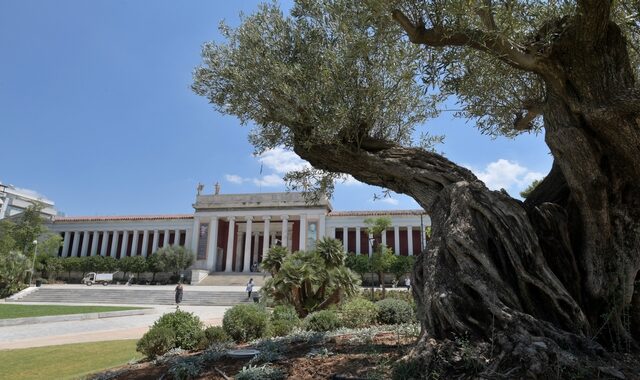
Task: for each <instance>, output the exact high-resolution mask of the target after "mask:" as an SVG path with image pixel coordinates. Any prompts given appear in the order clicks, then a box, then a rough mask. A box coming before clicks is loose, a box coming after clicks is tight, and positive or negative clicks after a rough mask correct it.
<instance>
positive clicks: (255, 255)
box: [249, 231, 260, 269]
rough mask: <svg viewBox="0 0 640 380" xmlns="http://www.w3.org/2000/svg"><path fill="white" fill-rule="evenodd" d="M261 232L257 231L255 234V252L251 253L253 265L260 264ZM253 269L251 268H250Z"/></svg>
mask: <svg viewBox="0 0 640 380" xmlns="http://www.w3.org/2000/svg"><path fill="white" fill-rule="evenodd" d="M259 244H260V232H258V231H255V232H254V233H253V252H252V253H251V264H250V265H253V263H257V262H258V254H259V253H260V246H259ZM249 269H251V268H249Z"/></svg>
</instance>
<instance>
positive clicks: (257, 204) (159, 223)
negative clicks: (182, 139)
mask: <svg viewBox="0 0 640 380" xmlns="http://www.w3.org/2000/svg"><path fill="white" fill-rule="evenodd" d="M193 208H194V210H195V211H194V213H193V214H183V215H154V216H93V217H55V218H54V219H53V221H52V222H51V223H50V224H49V228H50V229H51V230H52V231H55V232H58V233H60V234H61V236H62V237H63V245H62V247H61V248H60V251H59V255H60V256H62V257H74V256H80V257H82V256H96V255H100V256H107V257H115V258H117V259H119V258H122V257H125V256H143V257H146V256H149V255H151V254H152V253H153V252H156V251H157V250H158V249H159V248H161V247H164V246H167V245H180V246H185V247H186V248H188V249H191V250H192V251H193V252H194V254H195V256H196V261H195V264H194V266H193V267H194V269H203V270H207V271H211V272H250V271H251V270H252V267H253V266H254V264H257V263H260V262H261V261H262V257H263V255H264V254H265V253H266V252H267V251H268V250H269V248H270V247H272V246H274V245H282V246H285V247H287V248H289V250H290V251H292V252H294V251H297V250H306V249H312V248H313V246H314V245H315V241H316V240H317V239H320V238H322V237H325V236H329V237H333V238H336V239H339V240H341V241H342V242H343V245H344V248H345V250H346V251H348V252H355V253H357V254H367V255H370V254H371V253H372V245H371V238H372V236H370V235H369V234H368V233H367V231H366V224H365V222H364V221H365V219H366V218H371V217H378V216H388V217H390V218H391V221H392V227H391V228H389V230H387V231H386V233H383V235H382V241H383V243H384V244H386V245H388V246H389V247H390V248H392V249H393V251H394V253H395V254H397V255H414V254H417V253H419V252H420V251H421V248H422V247H423V246H424V231H425V227H426V226H429V225H430V219H429V217H428V216H427V215H426V213H425V212H424V211H423V210H393V211H342V212H341V211H333V209H332V206H331V203H330V202H329V201H328V200H327V199H322V200H320V201H319V202H316V203H314V204H308V203H306V202H305V200H304V198H303V196H302V194H301V193H294V192H288V193H254V194H220V193H219V189H216V193H215V194H198V195H197V196H196V201H195V203H194V204H193Z"/></svg>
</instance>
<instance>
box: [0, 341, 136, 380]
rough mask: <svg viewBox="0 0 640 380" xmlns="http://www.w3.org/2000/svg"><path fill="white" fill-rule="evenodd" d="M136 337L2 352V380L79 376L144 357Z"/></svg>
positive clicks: (73, 377) (0, 355)
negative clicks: (137, 344) (139, 351)
mask: <svg viewBox="0 0 640 380" xmlns="http://www.w3.org/2000/svg"><path fill="white" fill-rule="evenodd" d="M136 342H137V341H136V340H135V339H132V340H113V341H108V342H94V343H75V344H65V345H61V346H47V347H37V348H23V349H19V350H4V351H0V379H21V380H25V379H76V378H80V377H83V376H85V375H87V374H90V373H94V372H97V371H100V370H104V369H107V368H111V367H114V366H118V365H122V364H126V363H127V362H129V361H131V360H132V359H140V358H141V357H142V354H140V353H137V352H136Z"/></svg>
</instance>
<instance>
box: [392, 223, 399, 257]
mask: <svg viewBox="0 0 640 380" xmlns="http://www.w3.org/2000/svg"><path fill="white" fill-rule="evenodd" d="M393 250H394V251H395V254H396V255H399V254H400V226H394V227H393Z"/></svg>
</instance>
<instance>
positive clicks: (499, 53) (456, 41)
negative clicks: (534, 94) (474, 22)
mask: <svg viewBox="0 0 640 380" xmlns="http://www.w3.org/2000/svg"><path fill="white" fill-rule="evenodd" d="M488 11H489V12H490V11H491V10H490V9H489V10H488ZM483 12H485V13H486V11H483ZM392 17H393V19H394V20H396V22H397V23H398V24H400V26H401V27H402V29H404V30H405V32H406V33H407V36H408V37H409V41H411V42H413V43H415V44H422V45H428V46H432V47H445V46H468V47H470V48H473V49H476V50H479V51H483V52H486V53H489V54H491V55H493V56H495V57H496V58H498V59H500V60H501V61H503V62H505V63H507V64H509V65H511V66H513V67H515V68H517V69H520V70H524V71H531V72H536V73H540V70H541V68H540V65H539V63H538V59H537V58H536V57H535V56H532V55H530V54H527V53H524V49H523V48H522V47H520V46H518V45H517V44H515V43H513V42H511V41H509V40H508V39H507V38H505V37H504V36H503V35H501V34H499V33H486V32H485V31H483V30H478V29H467V30H461V31H453V30H447V29H445V28H443V27H441V26H434V27H433V28H430V29H427V28H425V25H424V23H423V22H419V23H418V24H414V23H413V22H412V21H411V20H409V18H408V17H407V16H406V15H405V14H404V13H402V11H400V10H397V9H396V10H394V11H393V12H392ZM486 17H488V16H486V15H485V18H486ZM491 19H492V17H491ZM487 21H488V22H489V23H491V24H493V25H494V26H495V22H492V21H489V20H487Z"/></svg>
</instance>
